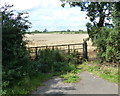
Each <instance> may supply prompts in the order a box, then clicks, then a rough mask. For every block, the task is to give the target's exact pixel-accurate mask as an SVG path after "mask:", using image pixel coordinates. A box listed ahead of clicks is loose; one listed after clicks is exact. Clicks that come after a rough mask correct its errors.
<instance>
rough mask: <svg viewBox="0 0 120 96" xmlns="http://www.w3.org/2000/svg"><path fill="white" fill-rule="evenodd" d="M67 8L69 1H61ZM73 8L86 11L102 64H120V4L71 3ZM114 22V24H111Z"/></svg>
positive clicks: (91, 34) (90, 31)
mask: <svg viewBox="0 0 120 96" xmlns="http://www.w3.org/2000/svg"><path fill="white" fill-rule="evenodd" d="M61 1H62V2H63V4H62V6H63V7H64V6H65V2H68V1H67V0H61ZM69 4H70V6H71V7H75V6H78V7H80V9H81V11H86V12H87V16H88V17H89V20H90V21H91V22H90V23H87V25H86V26H87V31H88V34H89V38H91V39H92V41H93V43H94V45H95V46H96V47H97V53H98V57H99V59H101V62H103V61H107V62H115V63H118V64H119V63H120V46H119V44H120V18H119V17H120V2H69ZM111 21H112V22H111Z"/></svg>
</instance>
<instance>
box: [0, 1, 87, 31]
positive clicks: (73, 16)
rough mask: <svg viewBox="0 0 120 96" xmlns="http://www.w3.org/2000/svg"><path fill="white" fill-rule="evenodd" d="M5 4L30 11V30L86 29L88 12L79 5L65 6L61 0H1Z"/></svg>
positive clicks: (23, 10) (18, 9) (21, 10)
mask: <svg viewBox="0 0 120 96" xmlns="http://www.w3.org/2000/svg"><path fill="white" fill-rule="evenodd" d="M1 1H2V3H1V4H4V3H5V2H6V3H7V4H13V5H14V7H13V9H15V10H16V11H18V12H28V13H29V14H28V15H29V18H28V20H29V21H30V22H31V23H32V25H31V28H30V29H29V30H30V31H34V30H39V31H44V29H45V28H46V29H47V30H48V31H62V30H67V29H70V30H76V31H77V30H79V29H81V30H84V31H86V30H87V29H86V23H87V22H89V20H88V18H87V19H86V17H87V16H86V12H82V11H80V8H79V7H72V8H70V6H69V4H66V5H65V7H64V8H63V7H62V6H61V4H62V2H61V1H60V0H1Z"/></svg>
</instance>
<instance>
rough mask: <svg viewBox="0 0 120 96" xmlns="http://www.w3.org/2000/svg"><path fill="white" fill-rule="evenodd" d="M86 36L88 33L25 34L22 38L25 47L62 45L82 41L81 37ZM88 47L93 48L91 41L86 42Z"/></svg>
mask: <svg viewBox="0 0 120 96" xmlns="http://www.w3.org/2000/svg"><path fill="white" fill-rule="evenodd" d="M85 38H88V34H47V33H46V34H26V35H25V38H24V40H26V41H27V47H33V46H42V45H48V46H49V45H62V44H74V43H82V42H83V39H85ZM87 43H88V49H89V50H90V49H93V48H94V47H93V46H92V43H91V41H90V40H89V41H88V42H87Z"/></svg>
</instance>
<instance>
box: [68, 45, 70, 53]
mask: <svg viewBox="0 0 120 96" xmlns="http://www.w3.org/2000/svg"><path fill="white" fill-rule="evenodd" d="M68 54H70V45H68Z"/></svg>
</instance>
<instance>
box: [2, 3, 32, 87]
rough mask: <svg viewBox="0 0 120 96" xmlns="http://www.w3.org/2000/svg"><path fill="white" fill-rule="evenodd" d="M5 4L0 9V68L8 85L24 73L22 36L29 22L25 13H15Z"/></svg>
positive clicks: (24, 48) (24, 55) (25, 61)
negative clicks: (0, 15) (0, 42)
mask: <svg viewBox="0 0 120 96" xmlns="http://www.w3.org/2000/svg"><path fill="white" fill-rule="evenodd" d="M12 7H13V5H5V6H4V7H1V10H2V69H3V82H5V81H7V82H9V84H10V85H12V84H13V82H14V80H19V79H20V78H22V77H23V76H25V75H26V71H27V66H28V65H27V60H28V56H27V51H26V47H25V42H24V41H23V37H24V34H25V31H27V30H28V28H29V24H30V22H28V20H26V18H28V16H27V17H26V16H24V14H27V13H16V12H14V11H13V10H11V8H12Z"/></svg>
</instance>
